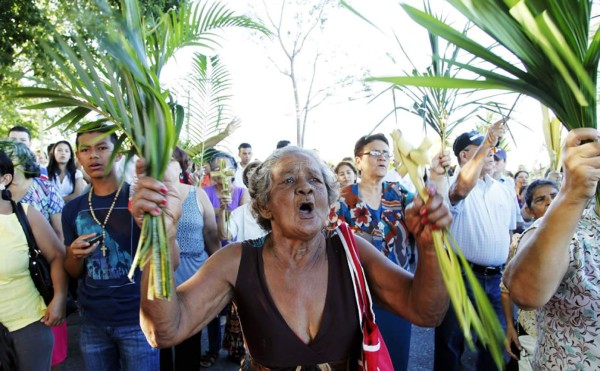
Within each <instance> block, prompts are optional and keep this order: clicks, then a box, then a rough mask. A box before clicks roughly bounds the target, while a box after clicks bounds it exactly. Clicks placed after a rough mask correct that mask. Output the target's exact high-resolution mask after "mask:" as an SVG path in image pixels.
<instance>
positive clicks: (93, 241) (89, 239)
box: [83, 234, 102, 246]
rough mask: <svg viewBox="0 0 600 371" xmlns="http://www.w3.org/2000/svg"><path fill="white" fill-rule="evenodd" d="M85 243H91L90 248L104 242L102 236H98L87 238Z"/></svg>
mask: <svg viewBox="0 0 600 371" xmlns="http://www.w3.org/2000/svg"><path fill="white" fill-rule="evenodd" d="M83 241H85V242H87V243H89V244H90V246H91V245H93V244H95V243H96V242H100V241H102V235H101V234H97V235H95V236H92V237H88V238H85V239H84V240H83Z"/></svg>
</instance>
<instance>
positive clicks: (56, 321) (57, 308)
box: [40, 295, 67, 327]
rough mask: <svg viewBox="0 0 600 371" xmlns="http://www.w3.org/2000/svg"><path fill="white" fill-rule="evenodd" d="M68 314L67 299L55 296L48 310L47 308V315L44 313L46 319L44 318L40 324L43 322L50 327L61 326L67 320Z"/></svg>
mask: <svg viewBox="0 0 600 371" xmlns="http://www.w3.org/2000/svg"><path fill="white" fill-rule="evenodd" d="M66 314H67V301H66V299H65V298H61V297H59V296H56V295H55V296H54V298H53V299H52V301H51V302H50V304H48V308H46V313H44V317H42V319H41V320H40V322H42V323H43V324H44V325H46V326H48V327H52V326H60V325H61V324H62V323H63V321H64V320H65V316H66Z"/></svg>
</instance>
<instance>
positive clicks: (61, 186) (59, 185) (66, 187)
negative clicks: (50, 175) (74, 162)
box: [52, 170, 83, 197]
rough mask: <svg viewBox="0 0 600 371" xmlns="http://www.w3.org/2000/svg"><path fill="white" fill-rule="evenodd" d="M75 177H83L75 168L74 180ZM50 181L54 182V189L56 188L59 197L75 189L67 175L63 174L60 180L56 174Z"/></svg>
mask: <svg viewBox="0 0 600 371" xmlns="http://www.w3.org/2000/svg"><path fill="white" fill-rule="evenodd" d="M77 179H83V173H82V172H81V171H79V170H75V180H77ZM52 183H54V186H55V187H56V189H58V191H59V193H60V196H61V197H66V196H68V195H70V194H71V193H73V190H74V189H75V185H74V184H73V183H71V177H70V176H68V175H67V176H65V177H64V178H63V180H62V182H61V181H60V176H59V175H58V174H56V175H55V177H54V179H53V180H52Z"/></svg>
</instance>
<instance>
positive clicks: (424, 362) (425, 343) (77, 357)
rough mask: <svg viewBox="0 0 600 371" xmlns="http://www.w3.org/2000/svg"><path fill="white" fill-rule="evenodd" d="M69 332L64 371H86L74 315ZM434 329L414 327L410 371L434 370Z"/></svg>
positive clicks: (466, 369) (466, 365)
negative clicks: (67, 354)
mask: <svg viewBox="0 0 600 371" xmlns="http://www.w3.org/2000/svg"><path fill="white" fill-rule="evenodd" d="M67 323H68V332H69V356H68V358H67V360H66V362H65V363H64V365H63V371H84V367H83V363H82V360H81V353H80V351H79V346H78V341H79V335H78V334H79V318H78V317H77V314H72V315H71V316H69V318H68V319H67ZM433 333H434V331H433V329H431V328H422V327H417V326H413V333H412V339H411V344H410V359H409V366H408V370H409V371H429V370H431V369H432V368H433V351H434V349H433ZM202 347H203V349H207V347H208V345H207V342H206V336H205V337H204V339H203V344H202ZM462 361H463V371H472V370H475V367H474V365H475V357H474V354H473V353H472V352H466V353H465V355H464V356H463V360H462ZM210 370H211V371H234V370H237V365H236V364H234V363H232V362H231V361H229V360H227V356H226V353H225V352H221V357H220V358H219V360H218V361H217V363H215V365H214V366H213V367H211V368H210Z"/></svg>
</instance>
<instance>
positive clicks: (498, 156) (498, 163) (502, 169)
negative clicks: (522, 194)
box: [492, 148, 515, 189]
mask: <svg viewBox="0 0 600 371" xmlns="http://www.w3.org/2000/svg"><path fill="white" fill-rule="evenodd" d="M494 163H495V170H494V173H493V174H492V178H494V179H496V180H497V181H499V182H500V183H502V184H504V185H505V186H507V187H508V188H510V189H515V181H514V179H513V178H512V177H510V176H506V150H504V148H496V151H495V152H494Z"/></svg>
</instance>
